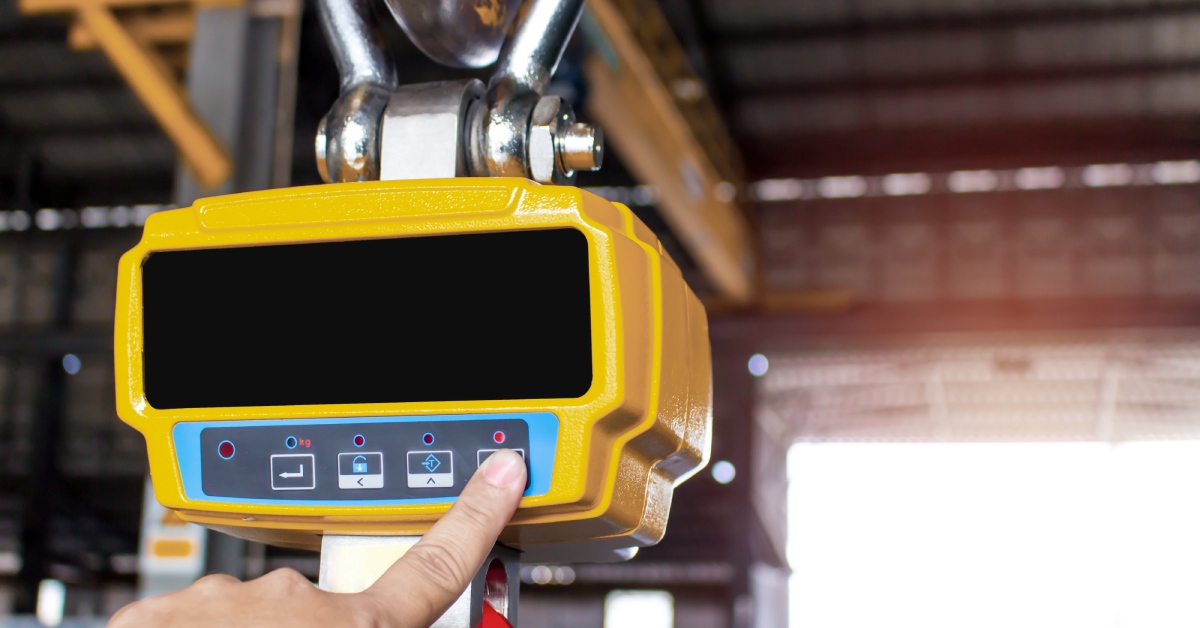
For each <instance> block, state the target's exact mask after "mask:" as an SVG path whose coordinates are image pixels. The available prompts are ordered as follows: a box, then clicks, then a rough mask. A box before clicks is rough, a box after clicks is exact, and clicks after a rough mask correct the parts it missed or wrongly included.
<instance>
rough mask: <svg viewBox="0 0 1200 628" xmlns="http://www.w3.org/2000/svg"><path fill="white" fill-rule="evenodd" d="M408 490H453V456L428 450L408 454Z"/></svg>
mask: <svg viewBox="0 0 1200 628" xmlns="http://www.w3.org/2000/svg"><path fill="white" fill-rule="evenodd" d="M408 488H454V454H453V453H452V452H449V451H428V450H417V451H410V452H408Z"/></svg>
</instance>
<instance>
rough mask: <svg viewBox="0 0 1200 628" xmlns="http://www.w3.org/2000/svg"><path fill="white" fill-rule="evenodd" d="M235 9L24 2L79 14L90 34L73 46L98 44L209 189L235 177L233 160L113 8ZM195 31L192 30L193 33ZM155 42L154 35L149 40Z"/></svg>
mask: <svg viewBox="0 0 1200 628" xmlns="http://www.w3.org/2000/svg"><path fill="white" fill-rule="evenodd" d="M184 2H186V3H188V4H191V5H198V6H230V5H237V4H238V2H231V0H218V1H217V2H213V1H211V0H177V1H176V0H167V1H166V2H164V0H154V2H147V1H146V0H20V5H19V6H20V9H21V12H23V13H44V12H58V11H69V12H73V13H74V14H75V18H76V28H78V29H83V30H84V31H86V33H87V35H86V36H85V35H83V34H75V33H73V34H72V39H71V41H72V44H73V45H74V44H77V43H81V44H95V45H96V46H98V47H99V48H100V49H101V50H103V51H104V54H105V55H107V56H108V59H109V60H110V61H111V62H112V64H113V65H114V66H115V67H116V68H117V71H118V72H120V74H121V76H122V77H124V79H125V81H126V82H127V83H129V86H130V88H132V89H133V92H134V93H135V94H136V95H137V97H138V98H139V99H140V100H141V101H142V103H143V104H144V105H145V106H146V108H147V109H148V110H149V111H150V114H151V115H153V116H154V118H155V119H156V120H157V121H158V123H159V125H160V126H162V128H163V131H165V132H166V134H167V136H168V137H169V138H171V141H172V142H174V144H175V148H176V149H177V150H178V151H179V154H180V156H181V157H182V159H183V162H184V163H185V164H186V165H187V167H188V169H189V170H191V172H192V174H193V176H195V178H196V181H197V182H198V183H199V184H200V185H201V186H202V187H204V188H206V189H212V188H215V187H217V186H219V185H220V184H221V183H223V182H224V181H225V180H226V179H228V178H229V175H230V174H232V173H233V160H232V159H231V158H230V156H229V154H228V152H226V150H225V148H224V147H223V146H222V145H221V143H220V142H219V141H217V139H216V138H215V137H213V135H212V133H211V132H210V131H209V129H208V127H207V126H206V125H205V124H204V122H203V121H201V120H200V118H199V117H198V116H197V115H196V113H195V112H194V111H192V108H191V106H189V105H188V102H187V97H186V95H185V92H184V89H183V86H181V85H180V84H179V82H178V81H177V80H175V76H174V73H173V72H172V71H171V69H170V68H169V67H168V64H167V62H166V61H165V60H164V59H163V57H162V56H161V55H160V54H159V53H158V52H156V51H155V50H154V49H152V48H151V47H150V46H149V45H148V44H147V43H146V42H145V41H142V40H139V38H138V37H136V36H135V35H134V34H132V33H131V32H130V31H129V30H126V28H125V27H124V26H123V25H122V24H121V22H120V21H119V20H117V18H116V16H114V15H113V12H112V9H113V8H114V7H121V8H128V7H134V6H148V5H151V4H153V5H162V4H183V3H184ZM137 28H138V29H140V33H141V34H143V35H146V33H147V32H148V31H154V36H166V35H167V34H171V33H172V31H176V32H177V31H179V30H180V29H182V28H183V23H182V22H178V21H176V22H172V21H170V20H166V21H163V20H162V19H160V20H159V21H158V23H156V24H155V25H153V26H151V25H150V24H148V23H144V24H141V25H139V26H138V27H137ZM189 32H190V29H189ZM147 38H148V39H150V40H153V39H154V37H153V36H147Z"/></svg>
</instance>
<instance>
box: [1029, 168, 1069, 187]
mask: <svg viewBox="0 0 1200 628" xmlns="http://www.w3.org/2000/svg"><path fill="white" fill-rule="evenodd" d="M1066 181H1067V175H1066V173H1065V172H1063V169H1062V168H1059V167H1057V166H1050V167H1049V168H1021V169H1020V170H1018V171H1017V187H1018V188H1020V189H1022V190H1049V189H1053V188H1061V187H1062V186H1063V183H1066Z"/></svg>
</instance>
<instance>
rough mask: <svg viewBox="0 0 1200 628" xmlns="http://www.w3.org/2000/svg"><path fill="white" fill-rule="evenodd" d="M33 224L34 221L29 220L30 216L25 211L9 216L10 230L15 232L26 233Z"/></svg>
mask: <svg viewBox="0 0 1200 628" xmlns="http://www.w3.org/2000/svg"><path fill="white" fill-rule="evenodd" d="M31 224H33V221H32V220H30V219H29V214H27V213H25V212H23V211H15V212H13V213H11V214H9V215H8V228H9V229H12V230H13V231H24V230H26V229H28V228H29V225H31Z"/></svg>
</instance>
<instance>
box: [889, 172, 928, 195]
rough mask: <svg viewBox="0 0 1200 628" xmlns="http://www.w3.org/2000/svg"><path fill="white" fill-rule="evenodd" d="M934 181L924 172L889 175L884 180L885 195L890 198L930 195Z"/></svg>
mask: <svg viewBox="0 0 1200 628" xmlns="http://www.w3.org/2000/svg"><path fill="white" fill-rule="evenodd" d="M932 187H933V180H932V179H930V178H929V175H927V174H925V173H924V172H913V173H909V174H889V175H887V176H886V177H884V178H883V193H884V194H887V195H888V196H912V195H915V194H928V193H929V189H930V188H932Z"/></svg>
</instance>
